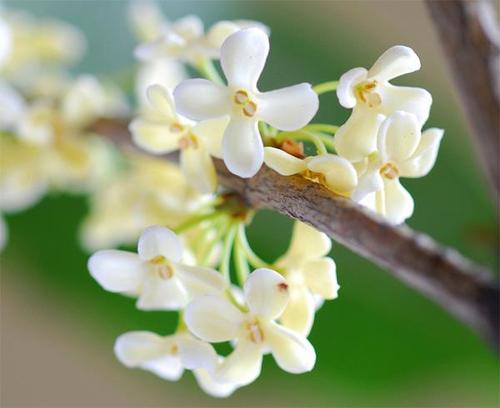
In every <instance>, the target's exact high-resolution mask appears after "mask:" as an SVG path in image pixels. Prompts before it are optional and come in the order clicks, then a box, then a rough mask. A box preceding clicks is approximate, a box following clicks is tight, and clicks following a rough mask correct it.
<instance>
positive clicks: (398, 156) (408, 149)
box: [352, 111, 444, 224]
mask: <svg viewBox="0 0 500 408" xmlns="http://www.w3.org/2000/svg"><path fill="white" fill-rule="evenodd" d="M443 133H444V131H443V130H442V129H436V128H432V129H428V130H426V131H425V132H423V133H421V131H420V123H419V121H418V119H417V117H416V116H415V115H413V114H411V113H406V112H400V111H398V112H395V113H393V114H392V115H391V116H389V117H388V118H387V119H386V120H385V121H384V122H383V123H382V125H381V126H380V129H379V132H378V136H377V145H378V146H377V147H378V153H376V154H374V155H372V156H371V157H370V160H369V163H368V168H367V169H366V171H365V172H364V174H363V175H362V176H361V177H360V180H359V185H358V187H357V189H356V190H355V191H354V193H353V195H352V198H353V199H354V200H356V201H360V202H362V203H363V204H368V203H371V205H369V206H370V207H371V208H372V209H374V210H376V211H377V212H378V213H380V214H382V215H384V216H385V217H386V218H387V219H388V220H389V221H390V222H391V223H394V224H400V223H402V222H403V221H404V220H405V219H407V218H409V217H410V216H411V215H412V214H413V206H414V205H413V199H412V197H411V195H410V194H409V193H408V191H406V190H405V189H404V188H403V186H402V185H401V184H400V183H399V177H423V176H425V175H426V174H427V173H429V171H430V170H431V169H432V167H433V166H434V163H435V162H436V157H437V153H438V149H439V144H440V142H441V138H442V137H443Z"/></svg>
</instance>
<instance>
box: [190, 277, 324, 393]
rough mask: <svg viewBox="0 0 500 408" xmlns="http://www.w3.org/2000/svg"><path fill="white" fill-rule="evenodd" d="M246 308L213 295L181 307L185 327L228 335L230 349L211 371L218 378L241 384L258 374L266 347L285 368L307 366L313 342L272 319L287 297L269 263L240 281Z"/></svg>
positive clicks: (205, 334) (213, 336) (211, 336)
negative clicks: (231, 348) (218, 364)
mask: <svg viewBox="0 0 500 408" xmlns="http://www.w3.org/2000/svg"><path fill="white" fill-rule="evenodd" d="M243 289H244V295H245V302H246V305H247V306H248V311H246V312H243V311H241V310H240V309H238V308H236V307H235V306H234V305H233V304H232V303H230V302H229V301H228V300H226V299H225V298H222V297H220V296H219V297H218V296H210V295H207V296H201V297H199V298H196V299H194V300H193V301H192V302H191V303H190V304H189V305H188V307H187V308H186V310H185V315H184V318H185V322H186V325H187V326H188V328H189V330H190V331H191V332H192V333H193V334H194V335H196V336H197V337H199V338H201V339H202V340H205V341H209V342H214V343H217V342H224V341H234V342H236V346H235V349H234V351H233V352H232V353H231V354H230V355H229V356H227V357H226V358H225V359H224V361H223V362H222V363H221V365H220V366H219V367H218V368H217V370H216V372H215V378H216V379H217V380H218V381H221V382H230V383H234V384H238V385H246V384H249V383H250V382H252V381H254V380H255V379H256V378H257V377H258V376H259V374H260V371H261V365H262V356H263V354H265V353H267V352H269V351H270V352H271V353H272V354H273V356H274V359H275V360H276V362H277V364H278V365H279V366H280V367H281V368H282V369H283V370H285V371H288V372H290V373H295V374H298V373H303V372H306V371H310V370H312V368H313V367H314V363H315V361H316V354H315V352H314V348H313V347H312V345H311V344H310V343H309V342H308V341H307V339H306V338H305V337H303V336H301V335H299V334H297V333H295V332H294V331H292V330H289V329H287V328H285V327H284V326H282V325H280V324H278V323H276V322H275V320H276V319H277V318H279V317H280V316H281V314H282V313H283V311H284V309H285V307H286V305H287V303H288V299H289V293H288V284H287V282H286V280H285V279H284V278H283V277H282V276H281V275H279V274H278V273H276V272H274V271H272V270H270V269H257V270H255V271H254V272H253V273H252V274H250V276H249V277H248V279H247V281H246V282H245V285H244V288H243Z"/></svg>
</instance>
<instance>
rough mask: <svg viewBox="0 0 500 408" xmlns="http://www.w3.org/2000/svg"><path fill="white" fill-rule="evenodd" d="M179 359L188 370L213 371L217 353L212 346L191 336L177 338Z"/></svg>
mask: <svg viewBox="0 0 500 408" xmlns="http://www.w3.org/2000/svg"><path fill="white" fill-rule="evenodd" d="M177 345H178V347H179V350H178V352H179V357H180V359H181V362H182V365H183V366H184V368H187V369H188V370H194V369H198V368H203V369H206V370H210V371H213V370H214V369H215V367H216V364H217V353H216V352H215V350H214V348H213V347H212V345H210V344H209V343H206V342H204V341H201V340H198V339H195V338H194V337H192V336H191V335H179V336H177Z"/></svg>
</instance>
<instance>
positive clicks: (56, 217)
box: [1, 0, 499, 408]
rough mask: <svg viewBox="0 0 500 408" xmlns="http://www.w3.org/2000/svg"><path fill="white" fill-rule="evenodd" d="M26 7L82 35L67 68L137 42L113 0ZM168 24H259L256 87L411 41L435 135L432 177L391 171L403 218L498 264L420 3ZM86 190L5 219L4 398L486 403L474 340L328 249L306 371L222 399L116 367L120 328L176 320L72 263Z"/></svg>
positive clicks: (434, 310)
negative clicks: (411, 206) (266, 45)
mask: <svg viewBox="0 0 500 408" xmlns="http://www.w3.org/2000/svg"><path fill="white" fill-rule="evenodd" d="M5 5H6V6H7V7H12V8H23V9H26V10H29V11H31V12H33V13H34V14H35V15H38V16H50V17H57V18H62V19H64V20H66V21H68V22H71V23H73V24H75V25H76V26H78V27H79V28H80V29H81V30H83V31H84V33H85V34H86V35H87V38H88V44H89V50H88V53H87V56H86V57H85V59H84V60H83V62H82V63H81V64H80V65H79V66H78V68H77V71H78V72H92V73H97V74H103V73H104V74H105V73H113V72H116V71H121V70H123V69H125V68H127V67H128V66H130V65H131V64H132V63H133V59H132V54H131V52H132V49H133V46H134V44H135V42H134V39H133V36H132V35H131V33H130V31H129V28H128V24H127V15H126V10H127V5H128V3H127V2H125V1H83V0H82V1H42V0H40V1H22V0H16V1H6V2H5ZM162 8H163V10H164V11H165V13H166V14H167V15H168V16H169V17H170V18H172V19H175V18H178V17H181V16H184V15H186V14H193V13H194V14H198V15H200V16H201V17H202V18H203V19H204V21H205V22H206V24H207V25H209V24H211V23H213V22H215V21H217V20H220V19H235V18H248V19H256V20H259V21H263V22H264V23H266V24H267V25H269V26H270V27H271V29H272V40H271V44H272V45H271V54H270V58H269V61H268V64H267V66H266V69H265V72H264V76H263V78H262V80H261V83H260V88H261V89H263V90H269V89H273V88H278V87H281V86H285V85H290V84H294V83H297V82H301V81H308V82H311V83H319V82H323V81H327V80H332V79H337V78H338V77H339V76H340V75H341V74H342V73H343V72H345V71H346V70H347V69H349V68H351V67H356V66H366V67H369V66H370V65H371V64H372V63H373V62H374V60H375V59H376V58H377V57H378V55H380V54H381V53H382V52H383V51H384V50H385V49H386V48H388V47H389V46H392V45H395V44H405V45H408V46H411V47H413V48H414V49H415V50H416V51H417V53H418V54H419V56H420V57H421V59H422V66H423V69H422V70H421V71H420V72H418V73H415V74H411V75H408V76H407V77H404V78H401V79H400V80H399V79H398V80H397V81H396V82H397V83H400V84H411V85H415V86H422V87H425V88H427V89H428V90H429V91H430V92H431V93H432V94H433V97H434V105H433V109H432V112H431V117H430V119H429V121H428V123H427V127H443V128H445V129H446V133H445V138H444V141H443V144H442V148H441V152H440V156H439V158H438V162H437V164H436V167H435V168H434V170H433V171H432V172H431V174H430V175H429V176H427V177H425V178H423V179H417V180H403V184H404V185H405V186H406V187H407V188H408V189H409V191H410V192H411V193H412V195H413V197H414V199H415V202H416V208H415V214H414V216H413V218H411V219H410V220H409V225H410V226H412V227H413V228H416V229H417V230H421V231H425V232H427V233H429V234H430V235H431V236H433V237H434V238H436V239H437V240H439V241H441V242H443V243H445V244H448V245H451V246H454V247H456V248H457V249H459V250H460V251H462V252H463V253H464V254H466V255H467V256H469V257H471V258H473V259H475V260H477V261H479V262H482V263H484V264H487V265H489V266H491V267H492V268H493V269H494V270H495V271H497V270H498V263H497V258H496V251H497V248H498V242H497V239H498V220H497V218H496V217H495V212H494V208H493V206H492V204H491V202H490V199H489V195H488V191H487V189H486V184H485V181H484V179H483V177H482V174H481V173H480V172H479V170H478V165H477V162H476V157H475V155H474V153H473V148H472V145H471V143H470V140H469V138H468V134H467V128H466V124H465V122H464V119H463V117H462V114H461V111H460V109H459V107H458V104H457V100H456V92H455V91H454V89H453V84H452V82H451V78H449V75H448V72H447V70H446V66H445V61H444V59H443V57H442V55H441V51H440V49H439V44H438V42H437V37H436V36H435V34H434V33H433V31H432V26H431V22H430V20H429V19H428V17H427V15H426V11H425V7H424V4H423V3H421V2H420V1H399V2H397V1H387V2H384V1H356V2H348V1H346V2H342V1H319V2H315V1H308V2H299V1H222V2H221V1H198V2H190V1H179V2H162ZM321 102H322V105H321V110H320V113H319V114H318V117H317V121H321V122H323V121H328V122H330V123H334V124H341V123H342V122H343V121H344V120H345V119H346V118H347V115H348V112H347V111H345V110H343V109H341V108H339V106H338V103H337V101H336V97H335V95H333V94H327V95H325V96H322V100H321ZM87 211H88V208H87V202H86V199H85V197H79V196H66V195H51V196H49V197H47V198H46V199H44V200H43V201H42V202H41V203H40V204H39V205H37V206H36V207H34V208H32V209H30V210H29V211H26V212H24V213H20V214H16V215H10V216H8V217H7V222H8V224H9V229H10V242H9V245H8V247H7V248H6V250H5V251H4V253H2V264H1V266H2V268H1V269H2V271H1V279H2V285H1V295H2V296H1V298H2V304H1V313H2V322H1V323H2V341H1V348H2V349H1V359H2V368H1V370H2V371H1V378H2V379H1V395H2V396H1V405H2V406H5V407H7V406H9V407H10V406H30V405H31V406H50V407H53V406H66V407H69V406H89V407H90V406H93V407H101V406H167V407H174V406H175V407H177V406H217V407H225V406H242V407H243V406H255V405H258V406H263V407H271V406H272V407H292V406H293V407H298V406H303V407H316V406H318V407H473V408H479V407H495V406H498V404H499V395H498V394H499V391H498V384H499V365H498V359H497V357H496V356H495V355H494V354H493V353H492V352H491V351H490V350H489V348H488V347H487V346H486V345H485V344H484V343H483V342H482V340H481V339H479V338H477V337H476V335H475V334H474V333H473V332H472V331H471V330H469V329H468V328H466V327H464V326H463V325H462V324H461V323H458V322H457V321H455V320H454V319H453V318H451V317H450V316H449V315H448V314H446V313H445V312H444V311H443V310H441V309H440V308H439V307H438V306H436V305H434V304H433V303H431V302H430V301H428V300H427V299H425V298H423V297H422V296H420V295H419V294H416V293H415V292H414V291H412V290H410V289H408V288H407V287H405V286H404V285H403V284H402V283H400V282H399V281H397V280H395V279H393V278H392V277H391V276H390V275H389V274H388V273H386V272H385V271H382V270H380V269H379V268H377V267H375V266H373V265H372V264H371V263H369V262H367V261H366V260H364V259H362V258H360V257H358V256H357V255H355V254H353V253H351V252H350V251H348V250H346V249H345V248H343V247H341V246H340V245H336V244H334V248H333V252H332V253H333V256H334V259H335V260H336V263H337V271H338V276H339V283H340V285H341V287H342V288H341V291H340V296H339V298H338V299H337V300H334V301H332V302H327V303H326V304H325V305H324V306H323V308H322V309H321V310H320V311H319V313H318V314H317V318H316V323H315V326H314V328H313V331H312V333H311V336H310V340H311V342H312V343H313V344H314V346H315V348H316V352H317V355H318V360H317V365H316V368H315V369H314V371H313V372H311V373H309V374H305V375H299V376H296V375H291V374H287V373H285V372H282V371H280V370H279V369H278V368H277V367H276V365H275V364H274V362H273V361H272V359H271V358H269V357H268V358H266V360H265V364H264V369H263V375H262V376H261V377H260V378H259V379H258V380H257V382H256V383H254V384H252V385H251V386H249V387H246V388H243V389H241V390H239V391H237V392H236V394H235V395H233V396H232V397H230V398H229V399H227V400H216V399H212V398H210V397H208V396H206V395H204V394H203V393H202V392H201V391H200V390H199V389H198V388H197V386H196V385H195V384H194V379H193V378H192V376H191V375H190V374H185V376H184V377H183V379H182V380H181V381H180V382H179V383H168V382H165V381H162V380H160V379H158V378H156V377H154V376H153V375H151V374H149V373H146V372H143V371H140V370H135V371H133V370H127V369H126V368H124V367H121V366H120V364H119V363H118V362H117V361H116V360H115V357H114V355H113V353H112V347H113V343H114V340H115V338H116V337H117V336H118V335H119V334H121V333H123V332H125V331H129V330H152V331H157V332H159V333H168V332H169V330H171V328H172V327H173V324H174V320H175V317H174V315H173V314H169V313H156V312H140V311H137V310H135V308H134V302H133V300H131V299H129V298H125V297H120V296H117V295H113V294H109V293H106V292H104V291H103V290H102V289H101V288H100V287H99V286H98V285H97V284H96V283H95V282H94V281H93V280H92V279H91V277H90V276H89V274H88V272H87V270H86V260H87V257H88V254H86V253H84V252H83V251H82V250H81V249H80V247H79V245H78V241H77V232H78V227H79V223H80V222H81V220H82V217H83V216H84V215H85V214H86V213H87ZM290 229H291V223H290V221H289V220H287V219H284V218H283V217H281V216H279V215H277V214H272V213H267V212H264V213H261V214H259V216H258V217H257V218H256V220H255V222H254V224H253V225H252V227H251V230H250V233H249V235H250V239H251V241H252V243H253V244H254V246H255V250H256V252H257V253H259V254H261V255H262V256H263V257H264V258H266V259H268V260H271V259H274V258H275V257H276V256H278V255H279V254H280V253H281V252H282V251H283V250H284V249H285V248H286V246H287V242H288V239H289V235H290Z"/></svg>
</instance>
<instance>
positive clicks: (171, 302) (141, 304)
mask: <svg viewBox="0 0 500 408" xmlns="http://www.w3.org/2000/svg"><path fill="white" fill-rule="evenodd" d="M137 252H138V254H134V253H131V252H125V251H118V250H102V251H98V252H96V253H95V254H94V255H92V256H91V257H90V259H89V262H88V268H89V271H90V273H91V275H92V276H93V277H94V279H95V280H97V282H98V283H99V284H100V285H101V286H102V287H103V288H104V289H106V290H108V291H110V292H118V293H124V294H128V295H132V296H137V297H138V301H137V307H138V308H139V309H143V310H155V309H164V310H178V309H182V308H184V307H185V306H186V305H187V304H188V302H189V301H190V300H191V298H192V297H193V296H197V295H203V294H206V293H212V294H213V293H219V292H220V291H222V290H224V288H225V282H224V279H223V277H222V275H221V274H219V273H218V272H217V271H214V270H213V269H208V268H202V267H195V266H189V265H185V264H183V263H182V255H183V248H182V244H181V242H180V240H179V239H178V238H177V236H176V235H175V234H174V233H173V232H172V231H170V230H169V229H167V228H163V227H159V226H153V227H149V228H147V229H146V230H145V231H144V232H143V234H142V235H141V237H140V238H139V243H138V251H137Z"/></svg>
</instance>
